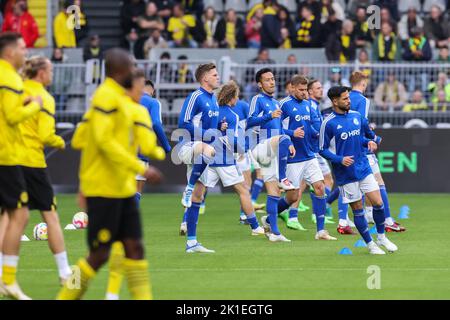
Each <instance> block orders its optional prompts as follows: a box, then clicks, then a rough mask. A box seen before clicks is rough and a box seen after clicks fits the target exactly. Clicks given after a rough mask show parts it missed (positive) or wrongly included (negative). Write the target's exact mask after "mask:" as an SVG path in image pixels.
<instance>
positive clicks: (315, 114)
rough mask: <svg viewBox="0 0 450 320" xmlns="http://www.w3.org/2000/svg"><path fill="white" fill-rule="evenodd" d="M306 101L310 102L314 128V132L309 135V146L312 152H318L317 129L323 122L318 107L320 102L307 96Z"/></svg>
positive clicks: (318, 129)
mask: <svg viewBox="0 0 450 320" xmlns="http://www.w3.org/2000/svg"><path fill="white" fill-rule="evenodd" d="M308 101H309V103H310V104H311V122H312V123H311V124H312V126H313V128H314V130H316V134H314V135H312V136H311V147H312V150H313V152H314V153H319V131H320V126H321V125H322V122H323V118H322V113H321V112H320V108H319V103H320V102H319V101H317V100H315V99H313V98H309V99H308Z"/></svg>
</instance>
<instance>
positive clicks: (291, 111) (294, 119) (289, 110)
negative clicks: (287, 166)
mask: <svg viewBox="0 0 450 320" xmlns="http://www.w3.org/2000/svg"><path fill="white" fill-rule="evenodd" d="M280 103H281V110H282V111H283V115H282V119H283V129H284V132H285V133H286V134H287V135H288V136H289V137H290V138H291V141H292V144H293V145H294V148H295V156H294V157H293V158H290V157H289V158H288V163H295V162H303V161H307V160H311V159H313V158H314V157H315V155H314V152H313V150H312V146H311V142H312V139H311V138H312V136H313V135H315V134H316V133H317V131H316V130H315V129H314V128H313V125H312V117H311V106H310V103H309V101H308V100H298V99H296V98H295V97H293V96H289V97H287V98H284V99H283V100H281V101H280ZM299 127H303V130H304V131H305V136H304V137H303V138H297V137H294V131H295V130H296V129H297V128H299Z"/></svg>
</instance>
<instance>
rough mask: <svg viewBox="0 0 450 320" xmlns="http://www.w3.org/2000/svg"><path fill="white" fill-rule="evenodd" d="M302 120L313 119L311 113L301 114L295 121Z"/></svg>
mask: <svg viewBox="0 0 450 320" xmlns="http://www.w3.org/2000/svg"><path fill="white" fill-rule="evenodd" d="M301 120H303V121H309V120H311V117H310V116H309V115H306V116H301V115H299V114H298V115H296V116H295V121H301Z"/></svg>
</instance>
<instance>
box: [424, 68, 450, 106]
mask: <svg viewBox="0 0 450 320" xmlns="http://www.w3.org/2000/svg"><path fill="white" fill-rule="evenodd" d="M441 90H442V91H444V93H445V97H446V100H447V101H450V82H449V80H448V77H447V74H446V73H445V72H439V74H438V78H437V81H435V82H431V83H430V84H429V85H428V91H429V92H430V93H431V101H432V102H436V101H437V100H438V92H439V91H441Z"/></svg>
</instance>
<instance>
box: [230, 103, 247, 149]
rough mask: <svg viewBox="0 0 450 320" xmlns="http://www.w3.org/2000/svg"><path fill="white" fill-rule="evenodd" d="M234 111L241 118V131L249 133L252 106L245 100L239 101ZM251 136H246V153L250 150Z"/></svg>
mask: <svg viewBox="0 0 450 320" xmlns="http://www.w3.org/2000/svg"><path fill="white" fill-rule="evenodd" d="M233 111H234V112H235V113H236V114H237V115H238V117H239V129H240V130H243V131H244V132H247V120H248V117H249V111H250V105H249V104H248V103H247V102H245V101H244V100H238V102H237V103H236V105H235V106H234V107H233ZM249 134H250V133H249ZM249 142H250V140H249V136H248V135H246V136H245V151H246V152H247V150H248V149H249Z"/></svg>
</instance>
